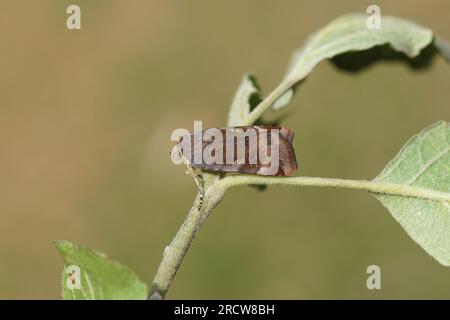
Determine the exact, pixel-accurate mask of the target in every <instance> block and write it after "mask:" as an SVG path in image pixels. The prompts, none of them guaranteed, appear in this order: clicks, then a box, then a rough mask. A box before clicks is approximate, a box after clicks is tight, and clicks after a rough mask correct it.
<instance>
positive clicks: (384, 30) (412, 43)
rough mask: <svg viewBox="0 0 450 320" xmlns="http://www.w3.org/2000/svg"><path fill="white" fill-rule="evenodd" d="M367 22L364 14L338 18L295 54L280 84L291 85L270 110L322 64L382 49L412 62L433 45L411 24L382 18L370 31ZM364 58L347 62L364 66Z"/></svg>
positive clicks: (427, 32)
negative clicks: (360, 52)
mask: <svg viewBox="0 0 450 320" xmlns="http://www.w3.org/2000/svg"><path fill="white" fill-rule="evenodd" d="M367 18H368V16H367V15H363V14H349V15H345V16H342V17H340V18H337V19H336V20H334V21H332V22H331V23H330V24H328V25H327V26H326V27H324V28H323V29H321V30H320V31H318V32H317V33H315V34H314V35H313V36H312V37H311V38H310V39H309V40H308V41H307V42H306V44H305V45H304V46H303V47H302V48H301V49H298V50H297V51H295V52H294V54H293V57H292V60H291V63H290V65H289V67H288V70H287V73H286V75H285V78H284V80H283V81H288V82H289V83H290V84H291V89H290V90H288V91H287V92H286V93H285V94H284V95H282V96H281V97H280V98H279V99H278V100H277V101H276V102H275V103H274V104H273V108H274V109H275V110H277V109H280V108H282V107H284V106H285V105H286V104H288V103H289V101H290V100H291V98H292V96H293V93H294V90H295V87H296V86H297V85H298V83H299V82H300V81H302V80H303V79H305V78H306V77H307V76H308V74H309V73H310V72H311V71H312V70H313V69H314V67H315V66H316V65H317V64H318V63H320V62H321V61H323V60H326V59H330V58H333V57H336V56H338V55H341V54H344V53H352V52H358V51H364V50H368V49H371V48H375V47H379V46H384V45H387V46H388V47H389V48H390V49H391V51H392V50H393V51H394V52H398V53H401V54H403V55H405V56H406V58H410V59H412V58H415V57H417V56H419V54H420V53H421V51H422V50H423V49H424V48H426V47H427V46H429V45H431V44H432V42H433V33H432V31H431V30H429V29H427V28H424V27H422V26H420V25H418V24H415V23H413V22H410V21H407V20H404V19H400V18H396V17H389V16H382V18H381V29H369V28H368V27H367V25H366V22H367ZM384 53H385V50H378V51H377V52H376V54H375V56H374V55H371V56H369V59H371V61H369V62H372V60H375V59H377V58H379V57H381V58H383V57H384ZM380 54H381V56H380ZM358 58H360V57H358ZM364 58H365V59H362V60H361V61H359V60H358V61H357V59H355V57H354V56H352V57H351V59H350V62H351V63H355V61H356V62H358V63H359V62H361V63H367V62H368V61H366V60H367V57H366V56H365V57H364ZM348 60H349V59H344V61H343V62H342V63H341V64H340V66H342V67H343V68H344V69H345V68H346V63H347V62H348ZM339 62H340V61H339ZM336 63H338V61H336ZM354 68H355V66H353V65H351V66H349V67H348V68H347V69H354Z"/></svg>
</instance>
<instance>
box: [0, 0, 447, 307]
mask: <svg viewBox="0 0 450 320" xmlns="http://www.w3.org/2000/svg"><path fill="white" fill-rule="evenodd" d="M74 3H75V4H78V5H80V7H81V11H82V30H80V31H69V30H67V29H66V26H65V21H66V18H67V14H66V13H65V11H66V7H67V6H68V5H69V4H74ZM0 4H1V10H0V22H1V29H0V32H1V40H2V43H1V58H0V70H1V72H0V81H1V83H0V218H1V222H0V298H12V299H17V298H55V299H57V298H59V297H60V272H61V270H62V262H61V261H60V258H59V257H58V255H57V253H56V251H55V249H54V247H53V244H52V241H53V240H54V239H66V240H70V241H73V242H76V243H79V244H82V245H86V246H89V247H92V248H95V249H97V250H99V251H103V252H105V253H107V254H108V255H109V256H110V257H111V258H113V259H115V260H119V261H121V262H122V263H124V264H126V265H128V266H130V267H131V268H132V269H134V270H135V271H136V272H137V273H138V274H139V275H140V277H141V278H142V279H143V280H145V281H147V282H150V281H151V279H152V277H153V275H154V273H155V271H156V268H157V265H158V263H159V261H160V259H161V257H162V251H163V249H164V247H165V246H166V245H167V244H168V243H169V241H170V240H171V238H172V236H173V235H174V234H175V232H176V230H177V229H178V227H179V225H180V224H181V223H182V221H183V219H184V217H185V215H186V213H187V210H188V208H189V207H190V205H191V201H192V199H193V197H194V194H195V192H196V187H195V185H194V183H193V181H192V179H191V178H190V177H188V176H185V175H184V171H185V169H184V168H182V167H180V166H175V165H173V164H172V163H171V161H170V157H169V151H170V150H171V148H172V146H173V143H171V141H170V133H171V132H172V130H173V129H175V128H192V125H193V121H194V120H203V121H204V124H205V126H207V127H216V126H223V125H224V124H225V122H226V115H227V112H228V107H229V104H230V101H231V99H232V96H233V95H234V92H235V89H236V87H237V85H238V84H239V82H240V80H241V77H242V75H243V74H244V73H245V72H247V71H254V72H255V73H256V74H257V76H258V78H259V80H260V84H261V85H262V88H263V90H264V92H265V93H268V92H269V91H270V90H271V89H272V88H273V87H274V86H275V85H276V84H277V81H278V80H279V79H280V78H281V77H282V75H283V73H284V70H285V68H286V65H287V63H288V60H289V58H290V55H291V52H292V51H293V50H294V49H295V48H296V47H298V46H300V45H301V44H302V42H303V41H304V40H305V38H306V37H307V36H308V35H309V34H310V33H311V32H313V31H315V30H317V29H319V28H321V27H322V26H324V25H325V24H326V23H328V22H329V21H330V20H332V19H333V18H335V17H337V16H339V15H341V14H344V13H348V12H362V13H365V10H366V8H367V6H368V5H369V4H378V5H379V6H380V7H381V10H382V14H390V15H397V16H401V17H405V18H408V19H411V20H414V21H417V22H419V23H421V24H422V25H424V26H427V27H430V28H432V29H433V30H435V31H436V32H437V33H439V34H441V35H442V36H443V37H445V38H447V39H450V23H449V18H448V13H449V12H450V2H449V1H438V0H433V1H431V0H430V1H377V2H376V3H373V2H365V1H358V0H355V1H339V2H338V1H333V2H331V1H324V0H321V1H317V0H315V1H298V0H296V1H260V0H251V1H214V2H213V1H207V0H204V1H167V0H166V1H162V0H159V1H149V0H130V1H119V0H95V1H92V0H91V1H87V0H84V1H81V0H77V1H62V0H40V1H31V0H29V1H23V0H20V1H18V0H15V1H11V0H9V1H1V2H0ZM449 80H450V65H448V64H446V63H445V62H444V61H443V59H441V58H438V59H436V60H435V62H434V64H433V66H432V68H430V69H429V70H427V71H426V72H418V73H417V72H416V73H413V72H411V71H410V70H408V68H407V67H406V66H404V65H399V64H391V65H390V64H384V63H381V64H377V65H375V66H373V67H371V68H370V69H368V70H367V71H366V72H364V73H360V74H356V75H351V74H344V73H340V72H338V71H337V70H336V68H334V67H333V66H332V65H331V64H329V63H323V64H321V65H320V66H319V67H318V68H317V69H316V70H315V71H314V72H313V73H312V75H311V76H310V77H309V79H308V81H306V82H305V83H304V84H303V85H302V86H301V88H300V90H299V91H298V94H297V96H296V98H295V99H294V101H293V103H292V105H291V106H290V112H291V113H292V115H291V117H290V118H289V119H287V121H286V122H285V125H287V126H289V127H290V128H292V129H294V130H295V131H296V138H295V148H296V153H297V158H298V160H299V165H300V170H299V174H301V175H306V176H325V177H341V178H361V179H364V178H372V177H374V176H375V175H377V173H378V172H379V171H380V170H381V169H382V168H383V167H384V166H385V165H386V164H387V162H388V161H389V160H390V159H391V158H392V157H393V156H394V155H395V154H396V153H397V151H398V150H399V149H400V147H401V146H402V145H403V144H404V143H405V142H406V140H407V139H409V137H411V136H412V135H413V134H415V133H417V132H419V131H420V130H421V129H422V128H424V127H425V126H427V125H429V124H431V123H433V122H435V121H437V120H440V119H443V120H449V119H450V108H449V101H450V90H449V88H450V86H449ZM371 264H377V265H379V266H380V267H381V270H382V290H378V291H377V290H368V289H367V288H366V278H367V274H366V268H367V266H368V265H371ZM168 298H190V299H195V298H204V299H212V298H230V299H239V298H247V299H249V298H258V299H259V298H263V299H265V298H288V299H303V298H314V299H316V298H317V299H322V298H340V299H348V298H364V299H379V298H450V269H449V268H445V267H443V266H441V265H439V264H438V263H437V262H436V261H434V260H433V259H432V258H431V257H429V256H428V255H427V253H426V252H425V251H424V250H422V249H421V248H420V247H419V246H418V245H417V244H415V242H413V241H412V240H411V239H410V238H409V237H408V236H407V234H406V233H405V232H404V231H403V230H402V228H401V227H400V225H399V224H398V223H397V222H396V221H395V220H394V219H393V218H392V217H391V215H390V214H389V212H388V211H386V210H385V209H384V208H383V207H382V205H381V204H380V203H378V202H377V201H376V200H375V199H374V198H373V197H372V196H371V195H369V194H366V193H364V192H358V191H348V190H347V191H342V190H331V189H309V188H285V187H272V188H270V189H269V190H268V191H267V192H263V193H261V192H258V191H256V190H255V189H253V188H248V187H245V188H240V189H234V190H232V191H230V192H229V193H228V194H227V195H226V197H225V199H224V201H223V202H222V203H221V204H220V205H219V206H218V207H217V209H216V210H215V211H214V214H213V216H212V217H211V218H210V219H209V221H208V222H207V223H206V225H205V226H204V229H203V230H202V231H201V232H200V234H199V237H198V238H197V240H196V241H195V242H194V244H193V247H192V248H191V251H190V252H189V253H188V255H187V256H186V259H185V260H184V262H183V264H182V267H181V270H180V272H179V274H178V275H177V277H176V279H175V282H174V285H173V287H172V289H171V291H170V292H169V295H168Z"/></svg>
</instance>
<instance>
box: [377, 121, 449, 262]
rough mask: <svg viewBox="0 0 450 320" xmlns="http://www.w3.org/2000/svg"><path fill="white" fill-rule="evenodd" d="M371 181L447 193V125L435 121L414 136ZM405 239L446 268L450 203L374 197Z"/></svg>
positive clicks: (395, 197)
mask: <svg viewBox="0 0 450 320" xmlns="http://www.w3.org/2000/svg"><path fill="white" fill-rule="evenodd" d="M375 181H379V182H388V183H395V184H401V185H410V186H416V187H422V188H427V189H431V190H436V191H441V192H450V126H449V124H448V123H445V122H438V123H436V124H434V125H433V126H431V127H429V128H426V129H425V130H423V131H422V132H421V133H419V134H418V135H416V136H414V137H413V138H412V139H411V140H410V141H409V142H408V143H407V144H406V145H405V146H404V147H403V148H402V150H401V151H400V152H399V154H398V155H397V156H396V157H395V158H394V159H393V160H392V161H391V162H390V163H389V164H388V165H387V167H386V168H385V169H384V170H383V171H382V172H381V173H380V174H379V175H378V176H377V177H376V178H375ZM376 197H377V199H378V200H380V201H381V203H382V204H383V205H384V206H385V207H386V208H387V209H388V210H389V211H390V212H391V214H392V215H393V216H394V218H395V219H396V220H397V221H398V222H399V223H400V224H401V225H402V227H403V228H404V229H405V230H406V232H407V233H408V234H409V236H410V237H411V238H412V239H413V240H415V241H416V242H417V243H418V244H419V245H420V246H421V247H422V248H423V249H424V250H425V251H426V252H428V253H429V254H430V255H431V256H432V257H433V258H435V259H436V260H437V261H439V262H440V263H441V264H443V265H445V266H450V203H448V202H446V201H436V200H426V199H418V198H409V197H402V196H393V195H385V194H377V195H376Z"/></svg>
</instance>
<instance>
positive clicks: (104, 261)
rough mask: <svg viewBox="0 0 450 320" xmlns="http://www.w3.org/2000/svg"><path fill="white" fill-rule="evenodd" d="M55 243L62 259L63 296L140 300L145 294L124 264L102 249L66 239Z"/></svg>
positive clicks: (145, 288)
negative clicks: (83, 245)
mask: <svg viewBox="0 0 450 320" xmlns="http://www.w3.org/2000/svg"><path fill="white" fill-rule="evenodd" d="M55 245H56V248H57V250H58V252H59V254H60V255H61V257H62V259H63V261H64V270H63V273H62V296H63V299H65V300H109V299H113V300H142V299H146V298H147V293H148V291H147V286H146V285H145V284H144V283H142V282H141V281H140V280H139V278H138V277H137V276H136V274H135V273H134V272H133V271H131V270H130V269H129V268H128V267H125V266H123V265H121V264H120V263H118V262H115V261H111V260H109V259H108V258H107V257H106V255H104V254H103V253H100V252H97V251H94V250H91V249H87V248H84V247H81V246H78V245H75V244H73V243H70V242H68V241H56V242H55ZM69 273H71V274H72V276H71V279H69ZM69 282H70V283H69ZM69 286H70V288H69Z"/></svg>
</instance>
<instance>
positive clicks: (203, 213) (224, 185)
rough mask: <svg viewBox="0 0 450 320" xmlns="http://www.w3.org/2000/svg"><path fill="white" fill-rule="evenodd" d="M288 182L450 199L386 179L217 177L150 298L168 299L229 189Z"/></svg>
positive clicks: (167, 254)
mask: <svg viewBox="0 0 450 320" xmlns="http://www.w3.org/2000/svg"><path fill="white" fill-rule="evenodd" d="M255 184H256V185H287V186H301V187H303V186H310V187H334V188H345V189H356V190H364V191H369V192H372V193H375V194H386V195H394V196H403V197H414V198H421V199H427V200H434V201H445V202H447V203H450V193H448V192H441V191H436V190H431V189H426V188H421V187H416V186H411V185H402V184H395V183H386V182H381V181H367V180H348V179H334V178H319V177H261V176H252V175H228V176H226V177H224V178H223V179H220V180H216V181H215V182H214V183H213V184H212V185H211V186H210V187H208V188H207V191H206V193H205V195H204V196H203V201H202V200H201V197H202V195H201V193H198V194H197V197H196V199H195V201H194V204H193V206H192V208H191V210H190V211H189V214H188V215H187V217H186V220H185V221H184V223H183V224H182V226H181V228H180V229H179V230H178V232H177V234H176V235H175V237H174V239H173V240H172V242H171V244H170V245H169V246H168V247H166V249H165V250H164V255H163V259H162V261H161V263H160V265H159V267H158V271H157V272H156V275H155V278H154V280H153V285H152V288H151V290H150V293H149V299H164V296H165V295H166V293H167V291H168V289H169V287H170V285H171V284H172V282H173V279H174V278H175V275H176V273H177V272H178V269H179V267H180V264H181V262H182V260H183V258H184V256H185V255H186V252H187V251H188V249H189V247H190V246H191V243H192V241H193V240H194V238H195V236H196V235H197V232H198V230H199V228H200V227H201V225H202V223H203V222H204V220H205V219H206V217H207V216H208V215H209V214H210V213H211V211H212V209H213V208H214V207H215V206H216V205H217V204H218V203H219V202H220V200H221V199H222V197H223V195H224V194H225V192H226V190H227V189H228V188H231V187H235V186H240V185H255Z"/></svg>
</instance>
